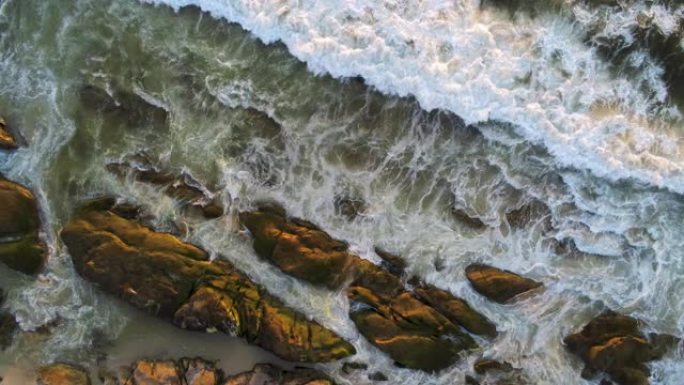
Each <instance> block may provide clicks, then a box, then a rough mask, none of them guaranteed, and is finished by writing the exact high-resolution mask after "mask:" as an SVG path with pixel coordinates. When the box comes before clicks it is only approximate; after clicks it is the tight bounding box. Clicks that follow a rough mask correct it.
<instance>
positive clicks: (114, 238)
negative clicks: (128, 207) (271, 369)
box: [61, 205, 355, 362]
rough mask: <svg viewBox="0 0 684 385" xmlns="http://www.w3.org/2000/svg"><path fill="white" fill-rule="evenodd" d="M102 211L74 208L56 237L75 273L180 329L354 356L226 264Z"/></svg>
mask: <svg viewBox="0 0 684 385" xmlns="http://www.w3.org/2000/svg"><path fill="white" fill-rule="evenodd" d="M105 207H106V206H105ZM105 207H102V205H95V207H93V206H91V207H90V208H86V209H83V210H81V211H80V212H79V213H78V214H77V215H76V217H75V218H73V219H72V221H71V222H69V223H68V224H67V225H66V226H65V227H64V229H63V230H62V233H61V237H62V240H63V241H64V243H65V244H66V245H67V247H68V249H69V253H70V254H71V256H72V259H73V261H74V266H75V268H76V270H77V272H78V273H79V274H80V275H81V276H83V277H84V278H86V279H87V280H89V281H91V282H93V283H95V284H96V285H97V286H99V287H100V288H101V289H103V290H104V291H106V292H108V293H110V294H113V295H115V296H117V297H119V298H121V299H123V300H124V301H126V302H128V303H130V304H132V305H134V306H135V307H137V308H140V309H143V310H145V311H147V312H149V313H151V314H153V315H157V316H159V317H161V318H164V319H167V320H169V321H172V322H173V323H174V324H175V325H177V326H179V327H181V328H186V329H191V330H197V331H206V330H220V331H222V332H225V333H228V334H231V335H235V336H239V337H244V338H245V339H247V341H248V342H250V343H252V344H255V345H258V346H261V347H263V348H265V349H267V350H270V351H272V352H273V353H275V354H276V355H278V356H280V357H281V358H283V359H286V360H289V361H296V362H328V361H333V360H336V359H339V358H343V357H346V356H349V355H352V354H354V353H355V350H354V347H353V346H352V345H350V344H349V343H347V342H346V341H344V340H343V339H342V338H340V337H339V336H338V335H336V334H335V333H334V332H332V331H330V330H328V329H326V328H324V327H323V326H321V325H320V324H318V323H316V322H315V321H309V320H308V319H307V318H306V317H305V316H304V315H302V314H300V313H297V312H295V311H293V310H291V309H289V308H287V307H285V306H284V305H283V304H282V303H281V302H280V301H279V300H278V299H276V298H275V297H273V296H272V295H270V294H268V293H267V292H266V291H265V290H264V289H262V288H261V287H259V286H258V285H256V284H255V283H254V282H252V281H251V280H250V279H249V278H248V277H247V276H245V275H244V274H242V273H241V272H239V271H237V270H236V269H235V267H233V266H232V265H231V264H230V263H228V262H225V261H217V262H211V261H209V255H208V254H207V253H206V252H205V251H204V250H202V249H200V248H198V247H196V246H194V245H192V244H189V243H185V242H183V241H181V240H180V239H178V238H177V237H175V236H173V235H171V234H167V233H158V232H155V231H153V230H151V229H149V228H147V227H145V226H142V225H141V224H139V223H137V222H136V221H134V220H131V219H126V218H123V217H121V216H119V215H117V214H115V212H114V211H112V210H109V209H108V208H105Z"/></svg>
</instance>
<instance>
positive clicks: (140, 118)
mask: <svg viewBox="0 0 684 385" xmlns="http://www.w3.org/2000/svg"><path fill="white" fill-rule="evenodd" d="M112 89H113V91H112V92H111V94H110V93H109V92H107V91H105V90H104V89H102V88H100V87H98V86H95V85H84V86H83V87H81V88H80V90H79V97H80V100H81V104H82V105H83V106H84V107H86V108H87V109H89V110H93V111H96V112H98V113H100V114H103V115H105V116H106V117H107V118H108V119H109V120H113V121H120V122H124V123H125V124H126V125H127V126H129V127H145V126H149V127H153V128H155V129H165V128H166V127H167V123H168V112H167V111H166V110H165V109H164V108H162V107H159V106H157V105H154V104H152V103H150V102H148V101H147V100H145V99H144V98H143V97H142V96H140V95H138V94H136V93H134V92H131V91H128V90H126V89H124V88H123V87H118V86H113V87H112Z"/></svg>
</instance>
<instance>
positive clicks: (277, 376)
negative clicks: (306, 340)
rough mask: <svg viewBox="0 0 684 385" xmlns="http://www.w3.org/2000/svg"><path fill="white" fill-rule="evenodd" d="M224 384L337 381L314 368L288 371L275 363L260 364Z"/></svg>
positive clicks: (291, 384)
mask: <svg viewBox="0 0 684 385" xmlns="http://www.w3.org/2000/svg"><path fill="white" fill-rule="evenodd" d="M223 385H335V382H334V381H333V380H332V379H331V378H329V377H328V376H326V375H325V374H323V373H321V372H319V371H317V370H314V369H309V368H294V370H291V371H288V370H283V369H281V368H279V367H277V366H275V365H270V364H259V365H255V366H254V368H253V369H252V370H250V371H248V372H244V373H240V374H238V375H236V376H233V377H230V378H228V380H226V382H225V383H224V384H223Z"/></svg>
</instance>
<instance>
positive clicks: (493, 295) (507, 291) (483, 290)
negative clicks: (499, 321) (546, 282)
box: [466, 263, 542, 303]
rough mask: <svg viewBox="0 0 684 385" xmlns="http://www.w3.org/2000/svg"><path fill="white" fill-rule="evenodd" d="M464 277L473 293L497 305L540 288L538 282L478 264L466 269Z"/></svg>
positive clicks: (540, 284)
mask: <svg viewBox="0 0 684 385" xmlns="http://www.w3.org/2000/svg"><path fill="white" fill-rule="evenodd" d="M466 277H467V278H468V280H469V281H470V284H471V285H472V287H473V289H475V291H477V292H478V293H480V294H482V295H483V296H485V297H487V298H489V299H491V300H493V301H496V302H499V303H505V302H507V301H509V300H511V299H512V298H513V297H515V296H517V295H519V294H522V293H525V292H528V291H530V290H533V289H536V288H538V287H540V286H542V283H540V282H536V281H533V280H531V279H529V278H525V277H521V276H520V275H518V274H515V273H512V272H510V271H507V270H501V269H497V268H496V267H492V266H488V265H483V264H479V263H475V264H472V265H469V266H468V267H466Z"/></svg>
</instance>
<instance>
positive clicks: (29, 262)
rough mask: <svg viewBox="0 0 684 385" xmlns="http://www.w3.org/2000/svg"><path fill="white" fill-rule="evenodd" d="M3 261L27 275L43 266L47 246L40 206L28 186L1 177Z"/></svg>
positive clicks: (0, 242)
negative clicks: (42, 229) (39, 212)
mask: <svg viewBox="0 0 684 385" xmlns="http://www.w3.org/2000/svg"><path fill="white" fill-rule="evenodd" d="M0 202H2V204H0V262H2V263H4V264H5V265H7V266H9V267H10V268H12V269H14V270H17V271H20V272H22V273H25V274H35V273H37V272H38V271H39V270H40V269H41V268H42V266H43V263H44V262H45V257H46V247H45V245H44V244H43V242H42V241H41V240H40V237H39V235H38V233H39V230H40V218H39V216H38V204H37V203H36V198H35V197H34V196H33V193H32V192H31V191H30V190H29V189H28V188H26V187H24V186H22V185H20V184H18V183H14V182H12V181H9V180H7V179H4V178H2V176H0Z"/></svg>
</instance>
